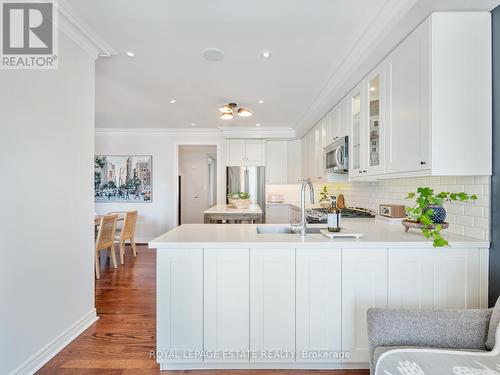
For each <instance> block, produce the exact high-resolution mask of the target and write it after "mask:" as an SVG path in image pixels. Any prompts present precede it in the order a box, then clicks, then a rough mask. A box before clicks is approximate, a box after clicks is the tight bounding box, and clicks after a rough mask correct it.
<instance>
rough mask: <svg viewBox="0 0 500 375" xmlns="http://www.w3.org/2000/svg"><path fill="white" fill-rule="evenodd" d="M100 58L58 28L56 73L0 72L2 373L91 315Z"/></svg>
mask: <svg viewBox="0 0 500 375" xmlns="http://www.w3.org/2000/svg"><path fill="white" fill-rule="evenodd" d="M94 62H95V61H94V58H93V57H91V56H90V55H89V54H87V53H86V52H84V51H83V50H82V49H80V47H78V46H77V45H76V44H74V42H72V41H71V40H70V39H68V38H67V37H66V36H65V35H64V34H62V33H60V37H59V69H57V70H53V71H48V70H37V71H35V70H29V71H20V70H10V71H7V70H2V71H0V170H1V177H0V197H1V200H2V218H1V219H0V220H1V224H0V231H1V235H0V237H1V238H2V243H1V245H0V248H1V258H2V259H1V261H0V301H1V302H0V373H1V374H9V373H18V372H22V373H31V372H32V371H34V370H36V368H37V367H38V366H39V365H41V364H43V362H45V361H46V360H47V359H48V358H47V357H46V355H47V354H48V353H50V352H51V351H54V350H55V351H57V350H58V349H60V345H61V344H62V345H64V344H66V343H67V342H64V340H66V339H68V338H71V336H72V335H75V334H78V333H79V330H81V329H82V328H85V327H86V326H87V325H88V324H90V323H91V322H92V321H94V319H95V309H94V264H93V259H94V253H93V252H94V244H93V241H94V239H93V238H94V237H93V181H92V180H93V154H94V81H95V78H94V65H95V64H94ZM58 339H60V340H61V341H58Z"/></svg>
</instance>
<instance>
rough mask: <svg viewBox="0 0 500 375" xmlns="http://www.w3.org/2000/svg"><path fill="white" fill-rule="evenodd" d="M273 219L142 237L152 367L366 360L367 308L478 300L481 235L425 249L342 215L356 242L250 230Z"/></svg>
mask: <svg viewBox="0 0 500 375" xmlns="http://www.w3.org/2000/svg"><path fill="white" fill-rule="evenodd" d="M276 226H277V227H280V226H279V225H255V224H241V225H216V224H208V225H207V224H205V225H203V224H188V225H182V226H180V227H177V228H175V229H173V230H172V231H170V232H168V233H166V234H164V235H162V236H160V237H158V238H156V239H155V240H153V241H151V242H150V244H149V246H150V247H151V248H156V249H157V352H156V356H157V361H158V363H160V367H161V369H162V370H175V369H225V368H243V369H244V368H299V369H304V368H310V369H322V368H332V369H333V368H368V345H367V331H366V310H367V309H368V308H369V307H390V308H422V309H424V308H480V307H481V308H483V307H487V304H488V301H487V294H488V248H489V242H488V241H481V240H474V239H470V238H466V237H462V236H457V235H452V234H445V237H446V238H447V239H448V240H449V242H450V245H451V247H450V248H446V249H443V248H440V249H435V248H433V247H432V243H431V242H429V241H428V240H426V239H425V238H424V237H423V236H422V235H421V233H420V232H417V231H411V232H409V233H405V232H404V229H403V227H402V226H401V227H399V226H393V225H386V224H382V223H376V222H374V220H373V219H346V220H344V227H345V230H349V231H355V232H361V233H363V234H364V237H363V238H362V239H359V240H355V239H346V238H339V239H334V240H331V239H328V238H326V237H324V236H322V235H321V234H309V235H308V236H307V237H306V238H305V239H304V240H302V239H301V238H300V236H299V235H296V234H272V233H271V234H269V233H267V234H258V233H257V228H263V230H264V231H269V228H270V227H276ZM311 227H315V226H314V225H313V226H311ZM443 233H445V232H443Z"/></svg>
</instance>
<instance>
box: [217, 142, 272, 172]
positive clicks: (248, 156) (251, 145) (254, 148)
mask: <svg viewBox="0 0 500 375" xmlns="http://www.w3.org/2000/svg"><path fill="white" fill-rule="evenodd" d="M265 149H266V145H265V142H264V141H262V140H255V139H247V140H245V139H230V140H228V141H227V163H226V164H227V165H228V166H262V165H265V158H266V156H265V155H266V150H265Z"/></svg>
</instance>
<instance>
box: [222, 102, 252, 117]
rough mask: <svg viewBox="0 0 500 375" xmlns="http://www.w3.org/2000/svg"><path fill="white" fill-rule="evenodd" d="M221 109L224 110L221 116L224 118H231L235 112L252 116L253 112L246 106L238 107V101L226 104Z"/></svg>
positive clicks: (242, 115) (243, 115)
mask: <svg viewBox="0 0 500 375" xmlns="http://www.w3.org/2000/svg"><path fill="white" fill-rule="evenodd" d="M219 111H221V112H222V113H221V115H220V118H221V119H223V120H231V119H232V118H233V117H234V115H235V114H237V115H238V116H240V117H248V116H252V112H250V110H249V109H248V108H244V107H239V108H238V104H236V103H227V104H224V105H223V106H222V107H220V108H219Z"/></svg>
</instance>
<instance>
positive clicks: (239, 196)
mask: <svg viewBox="0 0 500 375" xmlns="http://www.w3.org/2000/svg"><path fill="white" fill-rule="evenodd" d="M227 197H228V198H229V199H249V198H250V194H249V193H245V192H242V191H235V192H232V193H229V194H228V195H227Z"/></svg>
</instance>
